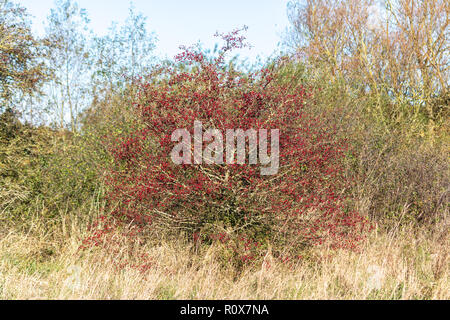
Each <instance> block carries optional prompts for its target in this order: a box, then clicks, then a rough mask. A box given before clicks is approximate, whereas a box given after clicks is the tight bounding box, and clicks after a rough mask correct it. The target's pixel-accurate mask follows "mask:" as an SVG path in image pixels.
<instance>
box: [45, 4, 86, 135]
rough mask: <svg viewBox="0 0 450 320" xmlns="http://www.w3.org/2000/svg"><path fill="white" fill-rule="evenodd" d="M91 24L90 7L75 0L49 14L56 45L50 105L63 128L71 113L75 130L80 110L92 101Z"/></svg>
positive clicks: (50, 88) (52, 37) (51, 32)
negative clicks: (87, 8)
mask: <svg viewBox="0 0 450 320" xmlns="http://www.w3.org/2000/svg"><path fill="white" fill-rule="evenodd" d="M88 23H89V19H88V17H87V12H86V10H85V9H80V8H79V7H78V5H77V4H76V3H74V2H72V0H64V1H63V0H58V1H56V8H55V9H52V10H51V14H50V15H49V16H48V21H47V27H46V30H47V35H48V37H49V39H50V41H51V42H52V43H54V44H56V46H55V48H54V49H53V50H52V52H51V60H50V61H49V63H50V64H51V67H52V69H53V70H54V72H55V78H54V81H52V83H51V85H50V86H49V88H48V91H49V105H50V107H51V109H54V111H55V112H56V114H57V116H58V118H59V126H60V127H61V128H63V127H65V126H66V117H67V116H69V121H70V128H71V129H72V130H75V129H76V128H77V125H78V115H79V112H80V111H81V110H82V109H83V108H84V107H85V106H86V105H87V104H88V101H87V99H88V98H87V92H88V83H89V82H88V81H89V77H88V76H87V74H89V71H90V64H89V59H88V57H89V51H88V35H87V33H88Z"/></svg>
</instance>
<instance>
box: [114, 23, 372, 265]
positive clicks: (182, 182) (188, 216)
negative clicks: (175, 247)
mask: <svg viewBox="0 0 450 320" xmlns="http://www.w3.org/2000/svg"><path fill="white" fill-rule="evenodd" d="M238 32H239V30H237V31H235V32H233V33H231V34H227V35H222V38H223V39H224V40H225V45H224V47H223V48H222V50H221V52H220V54H219V56H218V57H217V58H215V59H208V57H206V56H205V55H204V54H203V53H201V52H197V51H195V50H194V49H192V48H188V49H185V51H184V52H183V53H181V54H180V55H178V56H177V57H176V59H177V61H178V62H180V63H182V64H183V66H184V69H182V68H180V67H179V66H176V67H161V68H159V69H158V70H157V71H155V72H154V74H152V79H153V80H152V81H150V82H148V83H146V84H144V85H142V86H141V88H140V91H139V98H138V99H137V102H136V105H135V107H136V113H137V115H138V118H139V119H140V123H141V125H140V126H139V127H138V128H136V130H135V132H133V133H132V134H130V135H126V136H123V138H122V139H121V140H120V141H117V142H116V143H115V145H114V146H113V148H112V153H113V155H114V159H115V166H114V168H113V169H112V170H111V172H110V176H109V179H108V184H109V187H110V188H111V192H110V195H109V200H110V203H115V204H116V205H117V207H116V209H115V210H114V211H113V213H112V216H113V217H114V218H115V219H117V220H119V221H123V222H125V223H133V224H135V225H136V226H139V227H143V228H144V227H145V228H147V227H149V228H179V229H182V230H185V231H187V232H188V234H190V235H191V236H192V237H193V239H194V240H195V241H201V240H208V241H210V240H216V241H217V240H220V241H222V242H229V243H231V242H230V241H229V240H230V239H233V240H234V241H233V242H232V243H233V244H232V245H231V247H232V248H233V250H235V251H236V252H237V253H239V254H240V256H241V258H242V260H251V259H253V258H254V257H255V254H256V253H257V252H258V248H259V247H260V243H261V242H264V241H271V242H277V243H279V244H280V245H282V246H286V247H289V248H292V249H298V248H300V247H304V246H309V245H313V244H329V245H331V246H333V247H345V248H354V247H355V246H356V245H357V243H358V241H359V240H361V239H362V238H363V237H364V235H365V234H366V231H367V229H368V224H367V221H366V220H365V219H364V218H363V217H361V216H360V215H359V214H358V213H356V212H353V211H351V210H348V209H347V208H346V207H345V198H344V195H343V194H342V190H344V189H345V187H346V186H347V185H348V183H347V181H346V179H345V178H344V176H343V165H342V160H343V158H344V156H345V155H344V152H345V149H346V146H345V142H344V141H341V140H339V139H337V138H336V136H335V130H334V129H333V128H331V127H329V126H328V125H327V123H326V122H325V121H323V120H321V119H319V118H317V117H313V116H312V115H311V112H308V110H311V109H310V108H311V106H307V105H306V102H305V101H306V98H307V97H308V96H309V95H310V93H309V92H308V90H307V88H300V89H293V88H291V87H290V86H289V85H288V84H280V83H279V82H278V81H277V80H276V77H275V75H274V72H273V71H272V69H270V70H269V69H267V68H265V69H262V70H260V72H257V73H253V74H250V75H249V74H244V73H240V72H237V71H234V70H232V69H231V68H229V67H227V66H226V65H225V63H224V57H225V54H226V53H227V52H228V51H230V50H232V49H233V48H239V47H242V46H244V43H243V40H244V38H243V37H241V36H239V33H238ZM275 67H276V64H275V66H274V68H275ZM195 120H199V121H201V122H202V123H203V124H204V128H203V130H206V129H208V128H214V129H219V130H220V131H221V132H225V131H226V129H237V128H241V129H244V130H247V129H250V128H253V129H256V130H258V129H260V128H264V129H279V130H280V141H279V145H280V160H279V161H280V169H279V172H278V174H276V175H273V176H262V175H261V174H260V170H259V168H260V166H261V165H259V164H257V165H253V164H252V165H250V164H248V163H247V164H245V165H230V164H226V163H224V164H223V165H217V164H214V165H206V164H202V165H176V164H174V163H173V162H172V160H171V158H170V153H171V150H172V148H173V147H174V145H175V143H174V142H172V141H171V135H172V132H173V131H174V130H176V129H180V128H186V129H187V130H189V131H190V133H191V134H193V128H194V121H195Z"/></svg>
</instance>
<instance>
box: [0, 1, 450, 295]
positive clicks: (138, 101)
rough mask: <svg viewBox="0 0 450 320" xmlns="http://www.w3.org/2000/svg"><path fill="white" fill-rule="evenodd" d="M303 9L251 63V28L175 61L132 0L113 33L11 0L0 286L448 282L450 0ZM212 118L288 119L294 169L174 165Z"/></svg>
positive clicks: (387, 289)
mask: <svg viewBox="0 0 450 320" xmlns="http://www.w3.org/2000/svg"><path fill="white" fill-rule="evenodd" d="M374 11H378V12H379V14H378V15H375V14H374V13H373V12H374ZM288 12H289V17H290V20H291V29H290V30H289V31H288V32H287V34H286V35H285V42H286V44H287V45H288V46H289V47H290V50H289V53H287V54H286V55H283V56H280V57H277V58H275V59H273V60H270V61H267V62H266V63H264V64H263V65H261V66H260V67H259V68H256V69H255V70H251V71H243V70H241V69H240V68H238V67H237V66H236V65H235V64H234V60H230V59H227V56H226V54H227V53H229V52H230V51H231V52H232V49H233V48H235V47H241V46H244V45H245V30H241V31H239V30H237V31H234V32H231V33H229V34H221V35H219V36H221V37H222V40H223V42H224V46H223V47H222V48H221V49H220V50H218V51H216V52H214V53H210V52H206V51H204V50H202V49H200V48H197V47H188V48H185V49H184V50H183V51H182V52H181V53H180V55H179V56H178V57H177V58H176V59H174V60H173V61H157V59H156V58H155V57H154V56H153V55H152V49H153V48H155V44H156V42H155V36H154V35H153V34H149V33H148V32H147V31H146V19H145V17H144V16H142V15H141V14H137V13H136V12H135V11H134V9H133V8H132V7H131V8H130V15H129V19H128V20H127V21H126V22H125V24H124V25H123V26H118V25H116V24H114V25H113V26H112V27H111V28H110V31H109V34H108V35H106V36H104V37H98V36H96V35H93V34H92V32H90V31H89V19H88V15H87V12H85V11H84V10H82V9H80V8H79V7H78V6H77V5H76V3H74V2H73V1H71V0H67V1H57V2H56V8H55V9H54V10H52V12H51V14H50V15H49V18H48V22H47V34H46V35H45V36H44V37H43V38H41V39H38V38H36V37H35V36H34V35H33V34H32V33H31V29H30V22H29V17H28V15H27V14H26V10H25V9H24V8H21V7H20V6H17V5H15V4H13V3H11V2H10V1H9V0H0V298H2V299H22V298H51V299H54V298H130V299H135V298H144V299H147V298H148V299H210V298H212V299H219V298H226V299H228V298H231V299H233V298H235V299H254V298H257V299H302V298H307V299H311V298H314V299H316V298H319V299H322V298H325V299H327V298H338V299H355V298H356V299H448V298H449V297H450V295H449V292H450V285H449V283H450V282H449V270H448V266H449V255H448V253H449V252H448V251H449V249H448V248H450V245H449V238H448V227H449V217H448V210H449V191H450V180H449V177H450V175H449V173H450V172H449V162H448V160H449V156H450V154H449V151H450V149H449V143H450V141H449V127H448V126H449V121H448V119H449V113H448V112H449V48H450V47H449V38H448V37H449V34H448V30H449V13H450V5H449V4H448V1H444V0H415V1H406V0H405V1H403V0H399V1H386V2H385V5H384V6H379V5H377V3H376V2H375V1H370V0H368V1H355V0H340V1H328V0H306V1H301V2H295V1H293V2H291V3H290V4H289V6H288ZM374 17H377V18H376V19H374ZM157 63H158V64H157ZM194 120H201V121H202V122H203V123H204V124H206V125H207V127H205V128H204V129H219V130H224V129H226V128H242V129H244V130H245V129H249V128H267V129H269V128H272V127H276V128H278V129H280V131H281V134H282V136H281V138H280V149H281V154H280V170H279V173H278V175H275V176H268V177H264V176H261V175H260V170H259V169H260V167H259V166H258V165H253V164H250V163H249V164H246V165H232V166H229V165H225V164H224V165H208V164H202V165H197V166H189V165H187V166H186V165H183V166H178V165H174V164H173V163H172V161H171V160H170V150H171V149H172V147H173V146H174V143H173V142H171V141H170V139H171V134H172V132H173V130H175V129H178V128H192V129H193V121H194ZM283 132H284V133H285V134H284V135H283ZM287 133H289V134H287ZM110 262H111V263H110ZM105 266H108V267H106V268H105Z"/></svg>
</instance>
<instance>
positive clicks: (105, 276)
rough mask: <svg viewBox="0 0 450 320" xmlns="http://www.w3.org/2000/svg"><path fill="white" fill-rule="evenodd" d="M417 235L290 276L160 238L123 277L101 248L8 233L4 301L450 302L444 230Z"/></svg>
mask: <svg viewBox="0 0 450 320" xmlns="http://www.w3.org/2000/svg"><path fill="white" fill-rule="evenodd" d="M415 234H416V235H414V233H412V232H411V230H409V231H408V232H407V231H397V232H395V233H392V234H379V233H378V234H377V233H374V234H373V235H372V237H371V239H370V240H368V241H367V243H366V244H365V246H364V248H363V249H362V251H361V252H359V253H356V252H349V251H339V252H333V251H330V250H327V249H317V250H315V251H314V252H312V253H311V255H310V257H309V258H307V259H305V260H303V261H302V262H301V263H299V264H297V265H295V266H292V267H291V269H289V268H288V267H286V266H285V265H282V264H279V263H277V262H276V261H275V260H274V259H273V257H271V256H270V255H269V254H268V255H266V258H265V262H264V263H262V264H261V265H258V266H256V267H253V268H247V269H244V270H243V271H242V272H240V273H237V272H236V270H235V269H234V268H233V267H230V266H226V264H224V263H223V259H222V256H221V254H222V251H221V249H220V248H219V247H217V246H211V247H206V246H205V247H204V248H201V250H200V251H199V252H197V253H195V252H194V250H192V248H191V247H190V246H189V245H187V244H185V243H183V242H182V241H181V240H180V241H172V242H169V241H165V242H164V241H163V242H162V244H160V245H157V246H151V247H150V246H148V247H147V248H144V249H140V250H144V251H145V252H147V253H148V254H149V255H150V256H151V257H152V258H153V261H154V262H155V263H154V265H153V266H152V268H151V269H150V270H149V271H147V272H146V273H144V274H143V273H141V272H139V271H138V270H136V269H133V268H124V269H122V270H120V271H118V270H117V269H116V268H115V265H116V264H115V263H114V261H113V260H111V256H108V255H107V254H106V253H105V251H102V250H94V251H92V252H89V253H86V254H80V253H78V252H77V249H78V246H79V243H80V242H79V239H80V237H81V235H78V236H75V235H71V236H67V237H66V238H65V239H63V240H60V241H49V240H46V239H47V237H45V236H42V235H41V236H37V237H36V236H31V235H26V234H24V233H19V232H13V231H10V232H5V233H3V234H2V237H1V238H0V239H1V240H0V298H1V299H238V300H239V299H263V300H264V299H449V298H450V290H449V272H448V271H449V270H448V267H449V263H448V262H449V261H448V260H449V255H448V248H449V243H448V240H449V239H448V234H447V226H445V225H443V224H442V225H441V227H440V230H435V231H434V232H433V233H432V235H431V233H430V232H428V231H427V232H422V233H420V232H416V233H415ZM58 243H59V244H58ZM137 254H138V252H135V253H134V255H135V256H136V255H137ZM269 263H270V268H269V267H268V265H269Z"/></svg>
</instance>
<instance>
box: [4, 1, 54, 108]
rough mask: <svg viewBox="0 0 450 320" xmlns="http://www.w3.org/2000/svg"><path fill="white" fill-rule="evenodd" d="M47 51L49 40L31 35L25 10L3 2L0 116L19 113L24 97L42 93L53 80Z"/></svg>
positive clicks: (8, 2)
mask: <svg viewBox="0 0 450 320" xmlns="http://www.w3.org/2000/svg"><path fill="white" fill-rule="evenodd" d="M48 49H49V42H48V41H47V40H43V39H37V38H35V37H34V36H33V35H32V33H31V30H30V22H29V15H28V14H27V12H26V10H25V8H23V7H20V6H18V5H15V4H13V3H12V2H10V1H9V0H0V112H3V111H5V110H6V109H7V108H15V109H18V108H19V102H20V101H21V100H22V98H23V97H24V96H25V95H26V96H30V97H32V96H33V95H38V94H39V93H40V92H41V88H42V85H43V84H44V83H45V82H46V81H47V80H48V79H49V78H50V76H51V73H50V70H49V69H48V68H47V67H46V65H45V63H44V58H45V57H46V56H47V53H48ZM30 108H31V109H30V110H28V111H29V113H30V114H31V115H32V114H33V110H32V104H30Z"/></svg>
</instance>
